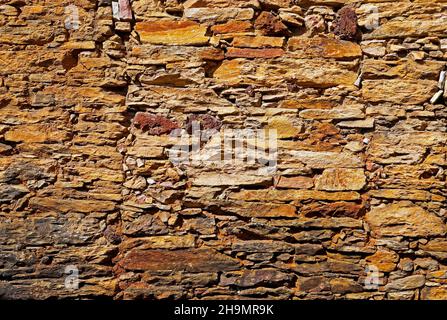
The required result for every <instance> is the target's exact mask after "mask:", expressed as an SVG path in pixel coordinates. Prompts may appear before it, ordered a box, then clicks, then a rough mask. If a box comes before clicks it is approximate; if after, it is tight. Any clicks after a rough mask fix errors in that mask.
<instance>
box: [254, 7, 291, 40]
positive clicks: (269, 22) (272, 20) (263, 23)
mask: <svg viewBox="0 0 447 320" xmlns="http://www.w3.org/2000/svg"><path fill="white" fill-rule="evenodd" d="M255 28H256V29H258V30H259V31H261V33H262V34H263V35H272V36H280V35H284V36H286V35H289V34H290V30H289V29H288V28H287V27H286V26H285V25H284V23H282V22H281V20H279V18H278V17H276V16H275V15H273V13H270V12H267V11H264V12H262V13H261V14H260V15H259V17H258V18H257V19H256V21H255Z"/></svg>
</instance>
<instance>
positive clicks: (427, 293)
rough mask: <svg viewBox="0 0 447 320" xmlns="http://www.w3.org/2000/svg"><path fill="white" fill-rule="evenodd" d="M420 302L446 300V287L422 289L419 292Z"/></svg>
mask: <svg viewBox="0 0 447 320" xmlns="http://www.w3.org/2000/svg"><path fill="white" fill-rule="evenodd" d="M421 299H422V300H445V299H447V288H446V287H424V288H423V289H422V290H421Z"/></svg>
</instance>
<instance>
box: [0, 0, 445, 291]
mask: <svg viewBox="0 0 447 320" xmlns="http://www.w3.org/2000/svg"><path fill="white" fill-rule="evenodd" d="M117 3H118V2H117ZM119 3H120V5H121V7H120V12H119V13H118V16H117V15H116V14H115V18H114V17H113V12H112V3H111V1H107V0H103V1H93V0H73V1H68V0H51V1H50V0H33V1H30V0H1V1H0V155H1V157H0V209H1V210H0V248H1V250H0V297H1V298H4V299H5V298H6V299H24V298H35V299H45V298H115V299H140V298H149V299H153V298H156V299H163V298H198V299H227V298H241V299H245V298H269V299H315V298H319V299H341V298H348V299H358V298H361V299H445V298H446V297H447V286H446V285H445V283H446V280H445V279H446V278H447V272H446V270H447V265H446V259H447V240H446V238H445V235H446V231H447V229H446V224H445V219H446V212H447V211H446V209H447V203H446V198H445V197H446V194H447V192H446V182H445V181H446V173H445V168H446V166H447V159H446V151H447V145H446V142H447V134H446V122H447V121H446V116H447V113H446V107H445V103H444V99H445V94H444V91H443V81H442V78H443V75H444V73H443V72H442V71H443V70H444V67H445V61H446V58H447V54H446V50H447V30H446V27H445V26H446V25H447V24H446V22H447V14H446V6H447V2H445V1H443V0H438V1H436V0H433V1H428V0H418V1H385V0H383V1H375V0H374V1H351V0H330V1H327V0H315V1H312V0H309V1H300V0H296V1H293V0H249V1H242V0H228V1H223V0H188V1H186V2H185V1H177V0H166V1H156V0H134V1H131V7H130V8H128V7H126V4H127V1H125V0H124V1H123V0H120V1H119ZM73 5H74V6H75V7H73ZM67 7H68V9H67ZM348 7H349V8H352V9H349V8H348ZM74 8H76V9H74ZM127 9H129V10H127ZM130 9H131V10H130ZM73 10H74V11H73ZM354 11H355V13H356V14H354ZM73 12H76V13H77V17H78V18H79V19H78V20H79V24H78V23H77V19H74V18H73ZM75 17H76V15H75ZM376 17H378V18H379V19H378V20H377V21H376V20H375V18H376ZM375 22H378V23H375ZM359 75H361V76H360V77H359ZM440 78H441V81H439V79H440ZM193 119H195V120H199V121H200V122H201V123H202V127H204V128H205V129H215V130H220V131H221V132H222V131H223V130H228V129H241V128H251V129H257V128H273V129H277V132H278V136H279V140H278V142H277V143H278V150H279V152H278V168H277V171H276V173H275V174H274V176H271V175H265V174H264V175H263V174H260V173H259V171H257V169H258V167H257V166H253V165H250V164H244V165H238V166H226V165H223V164H222V165H213V166H210V165H195V166H189V167H185V166H175V165H173V164H172V162H171V161H170V160H169V157H168V150H169V148H170V147H171V146H172V145H175V144H176V143H177V141H176V140H175V139H174V138H172V137H171V136H170V135H169V133H171V132H172V131H173V130H175V129H176V128H187V127H188V124H190V123H191V121H192V120H193ZM215 143H218V142H216V141H215V140H213V138H211V140H210V141H209V142H207V143H206V146H208V147H210V146H211V147H213V146H215ZM206 146H205V147H206ZM371 266H374V267H375V268H377V270H376V269H374V270H376V271H377V272H378V274H377V275H378V276H379V286H378V287H375V288H368V287H367V286H365V280H368V276H370V274H368V270H369V271H371ZM73 267H74V268H76V269H77V270H78V271H79V280H80V283H79V288H78V289H75V290H72V289H70V288H67V287H66V285H65V284H66V280H67V276H68V275H69V274H70V270H72V269H70V268H73ZM67 268H68V269H67Z"/></svg>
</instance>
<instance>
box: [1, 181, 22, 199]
mask: <svg viewBox="0 0 447 320" xmlns="http://www.w3.org/2000/svg"><path fill="white" fill-rule="evenodd" d="M28 192H29V190H28V189H27V188H26V187H24V186H20V185H16V186H14V185H13V186H10V185H5V184H0V203H5V202H10V201H12V200H15V199H18V198H20V197H23V196H24V195H26V194H27V193H28Z"/></svg>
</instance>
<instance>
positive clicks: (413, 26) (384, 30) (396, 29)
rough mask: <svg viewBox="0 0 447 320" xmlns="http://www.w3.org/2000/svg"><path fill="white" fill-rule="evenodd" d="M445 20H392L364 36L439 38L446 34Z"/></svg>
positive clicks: (381, 37)
mask: <svg viewBox="0 0 447 320" xmlns="http://www.w3.org/2000/svg"><path fill="white" fill-rule="evenodd" d="M443 23H444V19H443V18H442V17H437V18H434V19H427V20H425V19H402V18H400V19H392V20H390V21H388V22H386V23H384V24H380V25H379V27H378V28H377V29H375V30H373V31H372V32H371V33H369V34H366V35H364V39H388V38H405V37H427V36H437V35H441V34H443V33H444V32H445V30H446V29H445V26H444V24H443Z"/></svg>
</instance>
